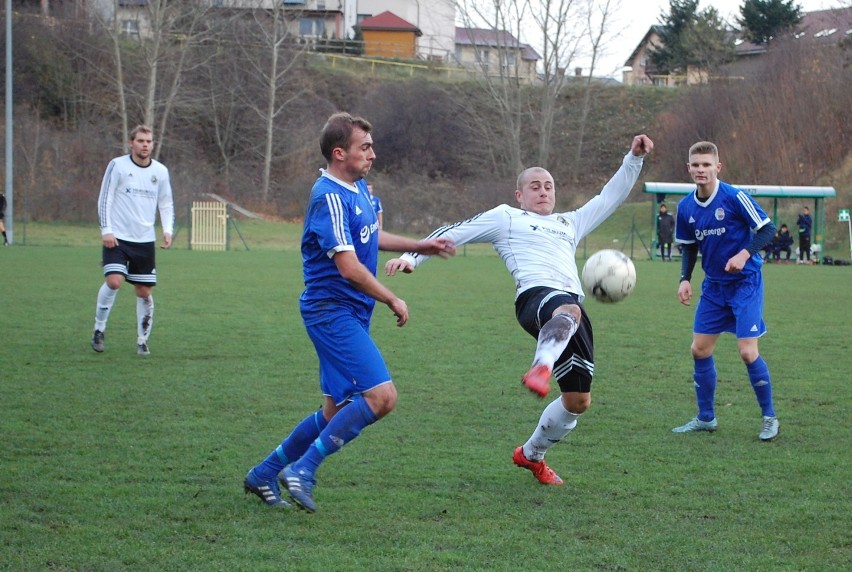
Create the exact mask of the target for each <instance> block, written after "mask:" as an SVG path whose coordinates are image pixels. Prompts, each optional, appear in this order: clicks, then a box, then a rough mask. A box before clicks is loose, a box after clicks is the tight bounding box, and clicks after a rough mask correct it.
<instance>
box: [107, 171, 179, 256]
mask: <svg viewBox="0 0 852 572" xmlns="http://www.w3.org/2000/svg"><path fill="white" fill-rule="evenodd" d="M157 210H159V211H160V224H161V225H162V226H163V234H173V233H174V223H175V207H174V200H173V198H172V186H171V184H170V183H169V170H168V169H167V168H166V166H165V165H163V164H162V163H160V162H159V161H155V160H153V159H152V160H151V164H150V165H148V166H147V167H141V166H139V165H137V164H136V163H134V162H133V161H132V160H131V158H130V155H123V156H121V157H116V158H115V159H113V160H112V161H110V163H109V165H108V166H107V169H106V173H104V180H103V182H102V183H101V192H100V195H99V196H98V219H99V220H100V225H101V234H102V235H104V234H114V235H115V237H116V238H117V239H119V240H126V241H128V242H154V241H156V240H157V235H156V232H155V231H154V223H156V221H157Z"/></svg>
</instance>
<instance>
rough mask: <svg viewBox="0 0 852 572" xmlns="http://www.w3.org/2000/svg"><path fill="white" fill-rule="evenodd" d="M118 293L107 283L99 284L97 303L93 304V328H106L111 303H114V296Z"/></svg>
mask: <svg viewBox="0 0 852 572" xmlns="http://www.w3.org/2000/svg"><path fill="white" fill-rule="evenodd" d="M117 295H118V290H113V289H112V288H110V287H109V286H107V283H106V282H104V283H103V284H101V288H100V290H98V304H97V306H95V329H96V330H100V331H102V332H103V331H104V330H106V325H107V320H108V319H109V313H110V311H111V310H112V305H113V304H114V303H115V297H116V296H117Z"/></svg>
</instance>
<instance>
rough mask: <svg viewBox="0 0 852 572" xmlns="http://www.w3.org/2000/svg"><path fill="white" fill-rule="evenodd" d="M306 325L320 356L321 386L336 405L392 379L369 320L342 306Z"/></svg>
mask: <svg viewBox="0 0 852 572" xmlns="http://www.w3.org/2000/svg"><path fill="white" fill-rule="evenodd" d="M305 328H306V329H307V331H308V337H310V338H311V341H312V342H313V343H314V349H316V352H317V357H319V377H320V389H322V393H323V395H325V396H328V397H331V399H332V400H334V403H335V404H336V405H340V404H342V403H345V402H346V401H349V400H351V399H353V398H354V397H355V396H357V395H360V394H362V393H364V392H366V391H369V390H370V389H373V388H374V387H377V386H379V385H383V384H385V383H391V376H390V372H388V368H387V366H386V365H385V360H384V358H383V357H382V354H381V352H380V351H379V348H378V347H377V346H376V343H375V342H374V341H373V339H372V338H371V337H370V325H369V323H367V324H364V323H362V322H361V321H360V320H358V319H356V318H355V317H354V316H353V315H352V314H351V313H348V312H346V311H345V310H340V311H335V312H333V313H330V314H329V316H328V318H327V319H326V320H323V321H321V322H319V323H315V324H311V325H306V326H305Z"/></svg>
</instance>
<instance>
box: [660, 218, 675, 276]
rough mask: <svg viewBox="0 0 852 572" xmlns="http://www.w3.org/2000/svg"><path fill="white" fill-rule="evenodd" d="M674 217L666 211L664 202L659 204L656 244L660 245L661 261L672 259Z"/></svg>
mask: <svg viewBox="0 0 852 572" xmlns="http://www.w3.org/2000/svg"><path fill="white" fill-rule="evenodd" d="M674 229H675V219H674V217H673V216H672V215H671V214H670V213H669V212H668V208H666V204H665V203H663V204H661V205H660V213H659V214H658V215H657V244H659V245H660V258H661V259H663V261H666V260H668V261H670V262H671V259H672V240H674Z"/></svg>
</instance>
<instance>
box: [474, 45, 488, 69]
mask: <svg viewBox="0 0 852 572" xmlns="http://www.w3.org/2000/svg"><path fill="white" fill-rule="evenodd" d="M489 57H490V53H489V52H488V50H487V49H485V48H480V49H478V50H476V63H478V64H479V65H480V66H482V69H484V70H487V69H488V58H489Z"/></svg>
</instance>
